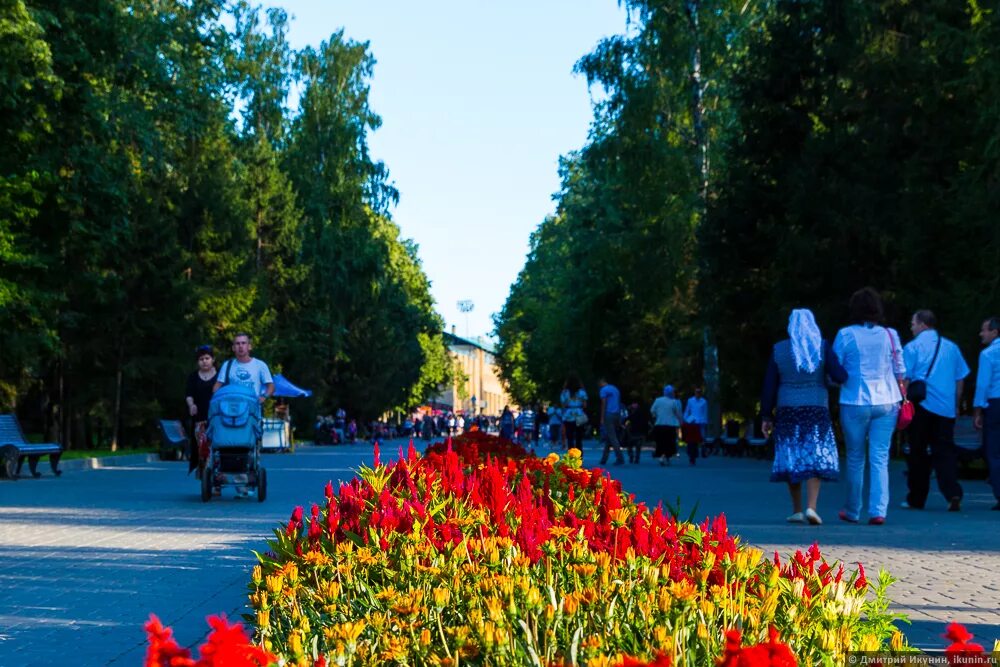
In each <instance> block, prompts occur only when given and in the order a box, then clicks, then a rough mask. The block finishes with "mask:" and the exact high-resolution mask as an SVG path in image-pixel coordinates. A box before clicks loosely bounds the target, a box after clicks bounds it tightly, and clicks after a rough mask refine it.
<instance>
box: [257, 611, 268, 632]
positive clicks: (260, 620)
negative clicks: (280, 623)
mask: <svg viewBox="0 0 1000 667" xmlns="http://www.w3.org/2000/svg"><path fill="white" fill-rule="evenodd" d="M270 624H271V612H270V611H269V610H267V609H261V610H260V611H258V612H257V627H258V628H261V629H266V628H267V626H269V625H270Z"/></svg>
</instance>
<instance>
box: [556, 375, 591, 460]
mask: <svg viewBox="0 0 1000 667" xmlns="http://www.w3.org/2000/svg"><path fill="white" fill-rule="evenodd" d="M559 404H560V405H562V409H563V428H564V429H566V446H567V447H576V448H577V449H579V450H581V451H582V450H583V432H584V430H585V427H586V425H587V392H586V391H585V390H584V389H583V383H581V382H580V378H579V377H577V376H576V375H570V376H569V377H568V378H567V379H566V384H565V385H564V386H563V390H562V393H561V394H559Z"/></svg>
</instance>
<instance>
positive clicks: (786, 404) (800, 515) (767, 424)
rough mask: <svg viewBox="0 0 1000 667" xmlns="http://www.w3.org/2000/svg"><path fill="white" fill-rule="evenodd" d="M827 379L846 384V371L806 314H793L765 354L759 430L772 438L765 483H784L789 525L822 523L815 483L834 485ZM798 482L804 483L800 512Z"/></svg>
mask: <svg viewBox="0 0 1000 667" xmlns="http://www.w3.org/2000/svg"><path fill="white" fill-rule="evenodd" d="M827 377H829V378H830V379H831V380H832V381H833V382H836V383H838V384H841V383H843V382H844V381H845V380H847V371H845V370H844V367H843V366H841V365H840V362H839V361H838V359H837V356H836V355H835V354H834V353H833V349H832V348H831V346H830V343H828V342H827V341H825V340H823V337H822V335H821V334H820V331H819V327H818V326H817V325H816V318H815V317H813V314H812V311H810V310H807V309H804V308H802V309H797V310H793V311H792V314H791V317H789V318H788V338H787V339H785V340H783V341H781V342H780V343H778V344H777V345H775V346H774V350H773V351H772V353H771V361H770V363H768V366H767V375H766V377H765V379H764V392H763V396H762V398H761V417H762V419H763V422H764V432H765V433H772V432H773V434H774V467H773V468H772V470H771V481H772V482H786V483H787V484H788V491H789V493H790V494H791V496H792V515H791V516H789V517H788V521H789V522H791V523H811V524H813V525H819V524H821V523H823V520H822V519H821V518H820V516H819V514H818V513H817V512H816V501H817V500H818V499H819V487H820V480H824V479H826V480H831V481H835V480H836V479H837V475H838V473H839V470H840V467H839V461H838V458H837V443H836V441H835V440H834V437H833V424H832V423H831V421H830V406H829V395H828V394H827V389H826V378H827ZM772 413H773V414H772ZM802 482H805V483H806V507H805V510H803V508H802Z"/></svg>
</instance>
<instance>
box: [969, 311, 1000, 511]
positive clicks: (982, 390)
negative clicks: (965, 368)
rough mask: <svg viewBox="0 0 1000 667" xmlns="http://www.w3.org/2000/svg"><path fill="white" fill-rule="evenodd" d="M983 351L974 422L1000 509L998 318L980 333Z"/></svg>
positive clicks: (977, 376)
mask: <svg viewBox="0 0 1000 667" xmlns="http://www.w3.org/2000/svg"><path fill="white" fill-rule="evenodd" d="M979 340H980V341H982V343H983V345H985V346H986V349H985V350H983V351H982V352H980V353H979V370H978V372H977V373H976V396H975V398H974V399H973V401H972V406H973V408H974V409H975V416H974V417H973V423H974V424H975V426H976V428H977V429H981V430H982V432H983V449H984V450H985V453H986V463H987V465H988V466H989V469H990V485H991V486H992V487H993V497H994V498H996V501H997V503H996V505H994V506H993V509H995V510H1000V317H990V318H988V319H986V320H985V321H984V322H983V325H982V327H981V328H980V330H979Z"/></svg>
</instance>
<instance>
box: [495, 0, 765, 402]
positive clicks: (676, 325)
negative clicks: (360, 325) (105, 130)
mask: <svg viewBox="0 0 1000 667" xmlns="http://www.w3.org/2000/svg"><path fill="white" fill-rule="evenodd" d="M623 4H625V5H626V7H627V9H628V10H629V12H630V15H631V16H632V18H633V21H634V23H633V29H632V30H631V31H630V32H629V33H628V34H626V35H621V36H615V37H610V38H607V39H605V40H603V41H602V42H601V43H600V44H598V46H597V48H596V49H595V50H594V51H593V52H592V53H590V54H588V55H586V56H585V57H584V58H582V59H581V60H580V62H579V63H578V64H577V71H578V72H579V73H582V74H584V75H586V77H587V81H588V83H589V84H590V86H591V87H592V88H593V89H597V90H598V91H599V92H600V93H601V95H599V96H598V97H597V98H596V102H595V105H594V121H593V123H592V126H591V133H590V137H589V141H588V143H587V145H586V146H585V147H583V149H582V150H580V151H579V152H577V153H574V154H571V155H570V156H568V157H566V158H565V159H564V160H563V161H562V164H561V168H560V175H561V178H562V189H561V190H560V192H559V193H558V194H557V197H556V198H557V202H558V208H557V211H556V213H555V215H553V216H552V217H550V218H548V219H546V220H545V221H544V222H543V223H542V224H541V225H540V227H539V229H538V230H537V231H536V232H535V234H534V235H533V236H532V239H531V248H530V252H529V255H528V258H527V261H526V263H525V267H524V269H523V270H522V271H521V273H520V275H519V276H518V279H517V281H516V282H515V284H514V285H513V286H512V288H511V293H510V296H509V298H508V300H507V302H506V304H505V305H504V308H503V310H502V311H501V313H500V314H499V316H498V317H497V320H496V334H497V336H498V338H499V340H500V344H499V346H498V357H499V359H498V361H499V366H500V370H501V374H502V377H503V378H504V380H505V381H506V382H507V383H508V385H509V387H510V390H511V392H512V394H513V395H514V397H515V399H516V400H518V401H519V402H522V403H523V402H525V401H527V400H537V399H541V400H554V399H555V397H556V396H557V395H558V392H559V389H560V388H561V386H562V382H563V380H564V379H565V378H566V377H567V375H569V374H571V373H577V374H579V375H580V376H581V378H582V379H583V380H584V382H585V384H588V385H590V386H593V384H594V383H595V381H596V379H597V378H598V376H601V375H607V376H609V379H611V380H612V381H613V382H615V383H616V384H617V385H618V386H619V388H621V389H622V390H623V395H624V398H625V399H626V401H628V402H631V401H632V400H640V401H641V400H643V399H644V398H645V397H649V396H653V395H657V394H658V393H659V390H658V388H659V387H661V386H662V385H663V384H664V382H665V381H670V382H672V383H674V384H685V385H690V384H694V383H697V382H698V375H699V370H700V365H701V362H700V357H701V348H700V345H701V337H702V333H701V332H702V327H701V323H700V321H699V309H698V307H697V301H696V299H695V296H694V295H695V288H696V285H697V269H698V261H697V260H698V258H697V255H696V250H697V246H696V237H695V230H696V228H697V226H698V225H699V223H700V222H701V220H702V218H703V216H704V209H705V206H706V198H707V196H708V194H707V192H706V188H708V187H709V184H710V183H711V182H712V181H713V180H714V174H715V173H716V172H717V171H720V170H721V166H720V165H721V164H722V160H721V147H722V146H723V145H724V142H725V140H726V138H727V137H729V136H730V135H731V133H732V132H733V131H734V128H733V125H734V124H733V118H734V112H733V110H732V109H731V108H730V104H729V97H728V90H729V81H730V79H731V77H732V75H733V71H734V69H735V68H736V66H737V64H738V59H739V56H740V54H741V53H742V52H743V50H744V44H745V42H746V39H747V34H748V32H749V31H750V30H751V29H752V27H753V26H754V25H755V24H756V22H757V21H758V20H759V17H758V12H759V11H761V10H759V9H758V3H746V2H733V1H730V0H706V1H702V2H698V1H695V2H668V3H661V2H648V1H647V0H630V1H628V2H625V3H623Z"/></svg>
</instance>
